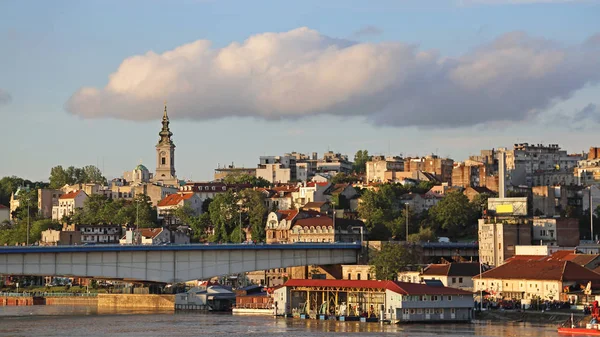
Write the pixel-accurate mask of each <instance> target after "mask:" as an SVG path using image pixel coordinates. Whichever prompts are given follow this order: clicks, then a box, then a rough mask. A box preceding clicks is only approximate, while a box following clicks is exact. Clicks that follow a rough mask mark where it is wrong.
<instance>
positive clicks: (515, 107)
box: [0, 0, 600, 180]
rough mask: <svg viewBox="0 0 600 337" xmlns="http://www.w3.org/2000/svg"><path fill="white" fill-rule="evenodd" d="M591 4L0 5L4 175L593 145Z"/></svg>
mask: <svg viewBox="0 0 600 337" xmlns="http://www.w3.org/2000/svg"><path fill="white" fill-rule="evenodd" d="M599 17H600V1H596V0H583V1H577V0H571V1H568V0H562V1H560V0H545V1H544V0H420V1H413V0H370V1H351V0H304V1H280V0H272V1H261V0H255V1H245V0H239V1H234V0H172V1H167V0H128V1H116V0H115V1H113V0H89V1H76V0H72V1H60V0H57V1H30V0H14V1H13V0H4V1H0V46H1V47H0V120H1V123H0V129H1V130H2V132H1V134H2V136H3V137H2V139H3V145H4V146H3V147H2V152H4V153H3V155H2V156H0V158H2V160H0V177H2V176H7V175H16V176H20V177H23V178H27V179H30V180H47V179H48V176H49V172H50V169H51V167H53V166H56V165H63V166H78V167H79V166H84V165H97V166H98V167H99V168H100V169H101V170H102V171H103V172H104V174H105V175H106V176H107V177H109V178H113V177H119V176H121V175H122V174H123V172H124V171H127V170H132V169H133V168H134V167H135V166H136V165H137V164H139V163H140V162H141V163H143V164H145V165H146V166H147V167H148V168H149V169H150V170H151V171H154V169H155V166H156V164H155V160H156V159H155V158H156V150H155V147H154V146H155V145H156V143H157V141H158V132H159V131H160V128H161V124H160V119H161V117H162V113H163V109H164V106H163V104H164V102H165V101H166V102H167V106H168V111H169V116H170V118H171V131H172V132H173V134H174V135H173V141H174V142H175V145H176V146H177V147H176V153H175V165H176V170H177V175H178V177H179V178H181V179H192V180H210V179H212V175H213V171H214V169H215V168H217V167H219V166H223V165H231V164H232V163H234V164H235V165H236V166H238V167H240V166H246V167H256V165H257V163H258V161H259V156H262V155H283V154H284V153H286V152H292V151H297V152H302V153H312V152H318V153H319V155H322V153H323V152H326V151H328V150H331V151H335V152H340V153H343V154H347V155H348V156H349V157H351V158H352V157H353V156H354V153H355V152H356V151H357V150H359V149H367V150H368V151H369V153H370V154H382V155H403V156H417V155H428V154H437V155H439V156H449V157H451V158H453V159H455V160H458V161H460V160H464V159H466V158H467V157H468V156H469V155H472V154H477V153H479V151H480V150H481V149H490V148H498V147H511V146H512V145H513V144H514V143H517V142H519V143H521V142H529V143H535V144H538V143H544V144H550V143H552V144H559V145H560V146H561V147H562V148H564V149H566V150H568V151H569V152H582V151H587V149H589V147H590V146H600V140H598V139H597V138H596V130H597V129H598V123H600V83H599V82H600V20H598V18H599Z"/></svg>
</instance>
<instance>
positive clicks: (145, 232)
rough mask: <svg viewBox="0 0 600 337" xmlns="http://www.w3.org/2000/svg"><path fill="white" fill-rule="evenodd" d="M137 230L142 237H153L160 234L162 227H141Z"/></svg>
mask: <svg viewBox="0 0 600 337" xmlns="http://www.w3.org/2000/svg"><path fill="white" fill-rule="evenodd" d="M139 231H140V233H141V235H142V236H143V237H145V238H152V239H153V238H155V237H156V236H157V235H158V234H160V233H161V232H162V231H163V229H162V228H142V229H140V230H139Z"/></svg>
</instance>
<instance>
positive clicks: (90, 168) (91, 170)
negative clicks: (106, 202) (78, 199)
mask: <svg viewBox="0 0 600 337" xmlns="http://www.w3.org/2000/svg"><path fill="white" fill-rule="evenodd" d="M82 170H83V179H84V180H85V181H84V182H85V183H96V184H101V185H105V184H106V178H105V177H104V176H103V175H102V171H100V169H99V168H97V167H96V166H94V165H87V166H84V167H83V168H82Z"/></svg>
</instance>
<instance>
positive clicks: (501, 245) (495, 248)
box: [478, 218, 532, 267]
mask: <svg viewBox="0 0 600 337" xmlns="http://www.w3.org/2000/svg"><path fill="white" fill-rule="evenodd" d="M478 227H479V232H478V240H479V261H480V262H481V263H485V264H487V265H490V266H496V267H497V266H500V265H501V264H503V263H504V260H506V259H508V258H510V257H512V256H514V255H515V250H516V248H515V247H516V246H517V245H530V244H531V239H532V237H531V232H532V225H531V221H529V220H526V219H518V218H516V219H495V218H486V219H479V226H478Z"/></svg>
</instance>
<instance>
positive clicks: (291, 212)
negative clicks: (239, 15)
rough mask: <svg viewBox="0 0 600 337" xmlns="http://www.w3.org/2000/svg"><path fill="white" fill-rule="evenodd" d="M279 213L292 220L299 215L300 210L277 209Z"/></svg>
mask: <svg viewBox="0 0 600 337" xmlns="http://www.w3.org/2000/svg"><path fill="white" fill-rule="evenodd" d="M277 213H280V214H283V215H284V216H285V218H284V219H286V220H292V219H294V218H295V217H296V215H298V211H297V210H295V209H289V210H285V211H277Z"/></svg>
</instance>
